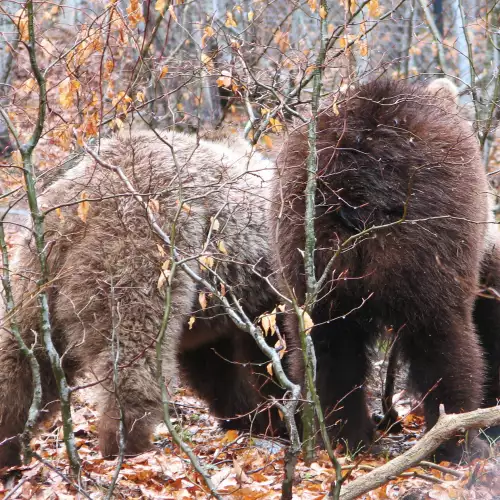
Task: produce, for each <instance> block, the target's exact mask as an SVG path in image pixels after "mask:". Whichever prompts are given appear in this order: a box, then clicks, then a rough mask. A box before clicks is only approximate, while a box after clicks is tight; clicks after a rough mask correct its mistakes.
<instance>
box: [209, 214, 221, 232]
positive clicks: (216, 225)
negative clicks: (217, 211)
mask: <svg viewBox="0 0 500 500" xmlns="http://www.w3.org/2000/svg"><path fill="white" fill-rule="evenodd" d="M210 223H211V224H212V231H218V230H219V229H220V223H219V219H216V218H215V217H210Z"/></svg>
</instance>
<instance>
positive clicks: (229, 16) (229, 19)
mask: <svg viewBox="0 0 500 500" xmlns="http://www.w3.org/2000/svg"><path fill="white" fill-rule="evenodd" d="M236 26H238V24H237V23H236V21H235V20H234V17H233V13H232V12H231V11H227V12H226V27H227V28H236Z"/></svg>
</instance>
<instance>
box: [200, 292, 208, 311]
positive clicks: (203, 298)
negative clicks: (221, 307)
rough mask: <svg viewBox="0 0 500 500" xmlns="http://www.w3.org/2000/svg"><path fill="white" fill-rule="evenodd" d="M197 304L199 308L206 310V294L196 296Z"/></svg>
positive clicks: (201, 293)
mask: <svg viewBox="0 0 500 500" xmlns="http://www.w3.org/2000/svg"><path fill="white" fill-rule="evenodd" d="M198 302H199V303H200V306H201V308H202V309H203V310H205V309H206V308H207V305H208V302H207V294H206V293H205V292H200V294H199V295H198Z"/></svg>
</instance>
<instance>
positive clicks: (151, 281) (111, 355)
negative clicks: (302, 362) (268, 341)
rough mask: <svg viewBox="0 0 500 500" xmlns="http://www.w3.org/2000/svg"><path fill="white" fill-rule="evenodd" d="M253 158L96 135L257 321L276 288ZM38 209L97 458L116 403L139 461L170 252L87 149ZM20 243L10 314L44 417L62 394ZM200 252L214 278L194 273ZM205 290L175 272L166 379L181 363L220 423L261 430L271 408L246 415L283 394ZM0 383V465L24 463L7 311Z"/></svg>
mask: <svg viewBox="0 0 500 500" xmlns="http://www.w3.org/2000/svg"><path fill="white" fill-rule="evenodd" d="M247 153H248V152H247V150H246V146H245V145H244V143H243V142H241V143H240V142H238V141H237V140H233V143H232V147H231V149H229V148H227V147H224V146H223V145H221V144H217V143H213V142H206V141H200V140H198V139H197V138H196V137H195V136H189V135H185V134H182V133H172V132H165V133H162V134H161V135H158V134H156V133H154V132H140V133H137V132H134V133H132V134H130V133H128V134H127V133H122V134H119V135H118V136H116V137H114V138H110V139H106V140H103V141H102V142H101V144H100V146H99V148H98V150H96V154H98V155H99V157H100V158H101V159H102V161H104V162H107V164H111V165H113V166H116V167H119V168H121V169H122V171H123V172H124V173H125V175H126V176H127V177H128V179H129V180H130V182H131V183H132V185H133V186H134V187H135V189H136V190H137V192H138V193H140V195H141V196H142V197H143V199H144V200H145V201H147V202H148V203H149V206H150V207H151V209H152V210H153V211H154V212H155V213H156V216H157V219H158V222H159V224H160V225H161V227H162V228H163V230H164V231H166V232H167V233H168V234H169V235H171V237H172V238H173V240H174V243H175V246H176V248H177V251H178V252H179V256H180V258H182V259H183V260H184V261H185V262H186V264H187V265H188V266H189V267H190V268H191V269H192V270H193V271H195V272H197V273H201V274H202V275H203V276H204V277H205V278H206V279H208V280H211V281H212V282H213V283H214V284H216V286H218V287H219V289H220V287H221V286H224V287H225V290H226V293H227V294H230V295H228V297H229V296H231V297H233V298H234V300H239V301H240V304H241V305H242V306H243V308H244V310H245V311H246V313H247V314H248V316H249V317H250V318H251V319H252V320H253V319H254V318H257V317H258V316H259V315H260V314H262V313H264V312H266V311H271V310H272V309H273V308H274V306H275V304H276V299H275V296H274V294H273V292H272V290H271V289H270V287H267V286H266V284H265V283H264V282H263V281H262V280H261V279H260V278H258V277H257V275H256V273H255V271H257V272H259V273H261V274H264V275H266V274H268V273H269V272H270V269H269V266H268V260H267V257H268V254H269V249H268V240H269V238H268V203H269V201H268V200H269V181H270V179H271V175H272V174H271V171H270V165H269V164H268V163H267V162H266V161H265V160H263V159H262V158H260V157H259V155H255V156H250V155H248V154H247ZM83 201H85V203H88V205H82V204H83ZM39 203H40V206H41V207H42V209H43V210H44V211H45V212H46V217H45V221H44V223H45V226H44V227H45V241H46V249H47V254H48V285H47V287H46V290H47V293H48V297H49V305H50V320H51V326H52V336H53V340H54V343H55V346H56V348H57V350H58V352H59V354H60V355H61V358H62V363H63V368H64V370H65V373H66V376H67V377H68V379H69V382H70V383H73V381H74V380H75V377H76V376H77V375H80V374H82V373H87V374H90V375H91V377H92V379H93V380H95V381H96V382H98V383H96V385H95V386H94V387H93V388H92V391H93V392H94V394H96V396H97V399H98V401H99V409H100V415H101V416H100V423H99V446H100V450H101V453H102V454H103V455H104V456H111V455H116V454H117V452H118V451H119V448H118V429H119V420H118V418H119V408H121V409H122V410H123V412H124V422H125V431H126V435H125V437H126V449H125V452H126V453H127V454H136V453H140V452H142V451H144V450H146V449H148V448H149V447H150V446H151V445H150V434H151V431H152V429H153V426H154V425H155V424H156V423H158V422H159V421H160V420H161V419H162V411H161V396H160V387H159V384H158V378H159V377H158V375H157V373H156V359H155V340H156V337H157V335H158V332H159V329H160V325H161V321H162V316H163V311H164V307H165V286H166V284H165V283H164V281H165V280H160V275H161V273H162V268H163V269H166V267H168V265H166V264H165V263H166V261H168V260H169V255H170V254H169V252H170V249H169V248H168V247H166V246H165V245H164V244H163V242H162V241H161V240H160V239H159V238H158V237H157V235H156V234H155V232H154V231H153V229H152V228H151V225H150V223H149V222H148V218H147V216H146V211H145V210H144V208H143V207H142V206H141V204H140V203H138V201H137V200H135V199H134V198H133V197H132V196H131V193H130V191H129V190H128V189H127V187H126V186H125V185H124V183H123V182H122V181H121V180H120V179H119V177H118V176H117V174H116V173H115V172H113V171H111V170H108V169H106V168H104V167H103V166H102V164H99V162H96V161H95V159H93V158H92V157H91V156H90V155H87V156H86V157H85V158H84V159H83V160H82V161H81V162H80V163H79V164H78V165H76V166H74V167H73V168H71V169H69V170H68V171H67V172H66V173H64V175H63V176H62V178H60V179H58V180H56V181H55V182H54V183H53V184H52V185H50V186H48V187H47V189H46V190H45V192H44V193H43V194H42V195H41V196H40V198H39ZM56 207H60V209H58V210H55V208H56ZM79 207H80V208H79ZM26 224H28V222H26ZM18 239H19V240H20V241H18V244H17V248H16V252H15V257H14V259H13V261H12V262H11V272H12V286H13V289H14V294H15V302H16V309H15V314H14V316H13V317H14V319H15V321H16V322H17V324H18V326H19V328H20V331H21V334H22V337H23V338H24V341H25V342H26V343H27V344H28V345H29V346H31V345H34V348H35V352H36V354H37V358H38V361H39V363H40V368H41V375H42V389H43V405H42V406H43V410H44V414H46V413H47V412H48V411H50V409H52V408H53V407H54V406H56V405H55V404H54V402H55V401H57V399H58V394H57V390H56V385H55V381H54V377H53V375H52V370H51V367H50V365H49V362H48V359H47V356H46V354H45V353H44V350H43V348H42V346H41V342H40V310H39V306H38V302H37V285H36V282H37V279H38V278H39V276H40V267H39V265H38V260H37V255H36V250H35V247H34V242H33V237H32V231H31V230H30V228H29V227H28V230H26V231H23V234H22V235H20V236H19V238H18ZM201 256H203V257H201ZM200 257H201V260H202V261H203V262H204V263H205V264H206V266H208V270H207V268H206V267H205V268H202V267H201V264H200ZM170 267H171V266H170ZM214 272H215V273H217V275H218V276H219V278H220V280H221V281H219V279H216V278H215V277H214V276H213V273H214ZM161 281H163V283H162V282H161ZM221 284H223V285H221ZM205 292H206V291H205V290H203V288H200V286H198V285H197V284H196V283H195V281H194V280H192V279H191V278H189V277H188V275H187V274H186V272H185V271H184V270H183V269H182V268H180V267H178V268H177V271H176V273H175V276H174V278H173V282H172V313H171V317H170V319H169V323H168V327H167V330H166V336H165V341H164V348H163V371H164V373H163V380H164V381H165V383H168V382H170V381H171V380H172V378H173V377H174V376H175V375H176V373H177V365H178V361H179V360H180V363H181V364H182V366H183V373H184V375H185V377H186V378H187V380H188V382H191V383H192V385H193V386H194V388H195V390H197V392H198V393H199V394H200V395H201V396H202V397H203V398H205V399H207V400H208V402H209V405H210V407H211V410H212V411H213V412H214V414H215V415H216V416H218V417H220V418H224V419H230V420H228V421H227V422H226V425H227V426H228V427H238V426H240V427H241V426H247V427H248V426H253V428H254V429H256V430H260V431H265V430H267V427H268V424H269V418H268V416H267V413H266V412H265V411H262V412H261V413H258V414H257V416H255V414H254V415H253V416H252V412H254V411H255V410H256V408H257V409H262V408H261V407H264V406H265V402H266V400H265V395H266V394H269V393H272V392H273V391H277V390H278V388H277V387H275V386H273V385H272V384H271V383H267V384H266V382H267V379H268V377H265V376H263V375H262V374H263V373H264V374H265V373H266V370H265V364H264V365H263V366H260V365H255V367H254V366H253V365H251V364H250V365H249V364H248V363H249V362H255V361H258V362H263V361H264V360H265V357H264V356H263V355H262V354H261V353H260V352H259V351H258V349H257V348H256V346H255V345H254V341H253V339H252V338H251V337H250V336H249V335H248V334H247V333H244V332H242V331H239V330H238V328H237V327H236V326H235V325H234V324H233V322H232V321H231V320H230V319H229V318H228V316H227V314H226V313H225V311H224V310H223V309H222V306H220V305H219V304H218V303H217V301H216V300H215V299H210V297H209V294H206V293H205ZM200 294H202V295H201V296H200ZM205 300H206V304H205ZM191 316H193V317H194V318H195V321H194V323H192V321H193V320H192V319H191V321H190V318H191ZM115 365H116V366H118V368H119V370H118V373H119V375H118V380H117V382H116V384H114V383H113V366H115ZM254 368H255V369H254ZM0 387H2V390H1V391H0V443H1V446H0V467H2V466H6V465H11V464H16V463H18V462H19V458H20V457H19V452H20V445H19V440H18V439H17V438H16V436H17V435H18V434H19V433H21V432H22V431H23V428H24V424H25V422H26V419H27V415H28V409H29V406H30V403H31V400H32V394H33V384H32V378H31V372H30V368H29V364H28V362H27V360H26V359H25V358H24V357H23V356H22V355H21V354H20V351H19V348H18V345H17V343H16V340H15V339H14V337H13V336H12V334H11V332H10V324H9V320H8V318H5V317H4V321H3V324H2V330H1V331H0ZM238 417H239V418H238ZM233 418H235V420H232V419H233ZM278 420H279V419H278Z"/></svg>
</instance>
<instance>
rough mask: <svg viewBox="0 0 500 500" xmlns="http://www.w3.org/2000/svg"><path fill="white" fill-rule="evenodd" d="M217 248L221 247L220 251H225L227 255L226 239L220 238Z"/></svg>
mask: <svg viewBox="0 0 500 500" xmlns="http://www.w3.org/2000/svg"><path fill="white" fill-rule="evenodd" d="M217 248H218V249H219V252H220V253H223V254H225V255H227V249H226V247H225V245H224V241H223V240H220V241H219V243H218V244H217Z"/></svg>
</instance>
